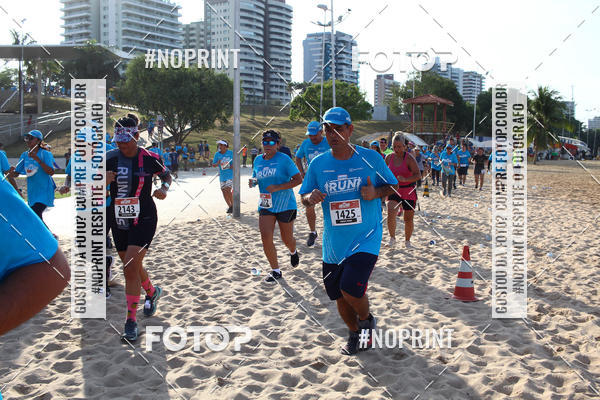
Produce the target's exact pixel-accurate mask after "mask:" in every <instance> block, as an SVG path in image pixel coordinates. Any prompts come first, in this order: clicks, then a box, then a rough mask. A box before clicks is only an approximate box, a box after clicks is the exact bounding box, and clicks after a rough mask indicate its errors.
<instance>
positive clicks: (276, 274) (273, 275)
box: [265, 271, 281, 283]
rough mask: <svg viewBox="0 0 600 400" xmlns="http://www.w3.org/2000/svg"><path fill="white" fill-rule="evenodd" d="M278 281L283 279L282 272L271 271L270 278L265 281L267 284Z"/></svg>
mask: <svg viewBox="0 0 600 400" xmlns="http://www.w3.org/2000/svg"><path fill="white" fill-rule="evenodd" d="M277 279H281V272H275V271H271V273H270V274H269V276H268V277H267V278H266V279H265V282H267V283H275V281H277Z"/></svg>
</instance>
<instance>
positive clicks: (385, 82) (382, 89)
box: [374, 74, 400, 106]
mask: <svg viewBox="0 0 600 400" xmlns="http://www.w3.org/2000/svg"><path fill="white" fill-rule="evenodd" d="M374 86H375V104H374V105H375V106H383V105H386V100H388V99H390V98H391V97H392V89H393V88H394V87H395V86H400V83H399V82H396V81H395V80H394V74H379V75H377V77H376V78H375V81H374Z"/></svg>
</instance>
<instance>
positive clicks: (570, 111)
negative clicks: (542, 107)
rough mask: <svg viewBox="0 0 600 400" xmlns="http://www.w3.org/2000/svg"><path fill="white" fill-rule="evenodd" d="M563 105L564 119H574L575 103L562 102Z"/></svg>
mask: <svg viewBox="0 0 600 400" xmlns="http://www.w3.org/2000/svg"><path fill="white" fill-rule="evenodd" d="M563 103H564V104H565V117H567V118H575V102H574V101H564V102H563Z"/></svg>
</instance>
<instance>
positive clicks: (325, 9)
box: [317, 4, 327, 116]
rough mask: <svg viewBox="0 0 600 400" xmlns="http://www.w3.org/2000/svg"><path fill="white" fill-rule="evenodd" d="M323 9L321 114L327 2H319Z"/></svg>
mask: <svg viewBox="0 0 600 400" xmlns="http://www.w3.org/2000/svg"><path fill="white" fill-rule="evenodd" d="M317 7H319V8H320V9H321V10H323V35H322V36H321V102H320V103H319V116H321V115H323V75H325V27H326V26H327V25H326V23H325V21H326V20H327V6H326V5H325V4H319V5H318V6H317Z"/></svg>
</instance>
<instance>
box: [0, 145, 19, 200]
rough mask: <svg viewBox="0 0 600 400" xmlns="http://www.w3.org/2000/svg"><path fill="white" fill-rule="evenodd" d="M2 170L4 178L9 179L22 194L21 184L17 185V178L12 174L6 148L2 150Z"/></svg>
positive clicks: (0, 165)
mask: <svg viewBox="0 0 600 400" xmlns="http://www.w3.org/2000/svg"><path fill="white" fill-rule="evenodd" d="M0 145H1V144H0ZM0 172H2V180H8V182H10V184H11V185H12V187H14V188H15V190H16V191H17V192H19V194H20V193H21V190H20V189H19V185H17V182H16V181H15V178H13V177H12V174H10V163H9V162H8V157H6V152H5V151H4V150H0Z"/></svg>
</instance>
